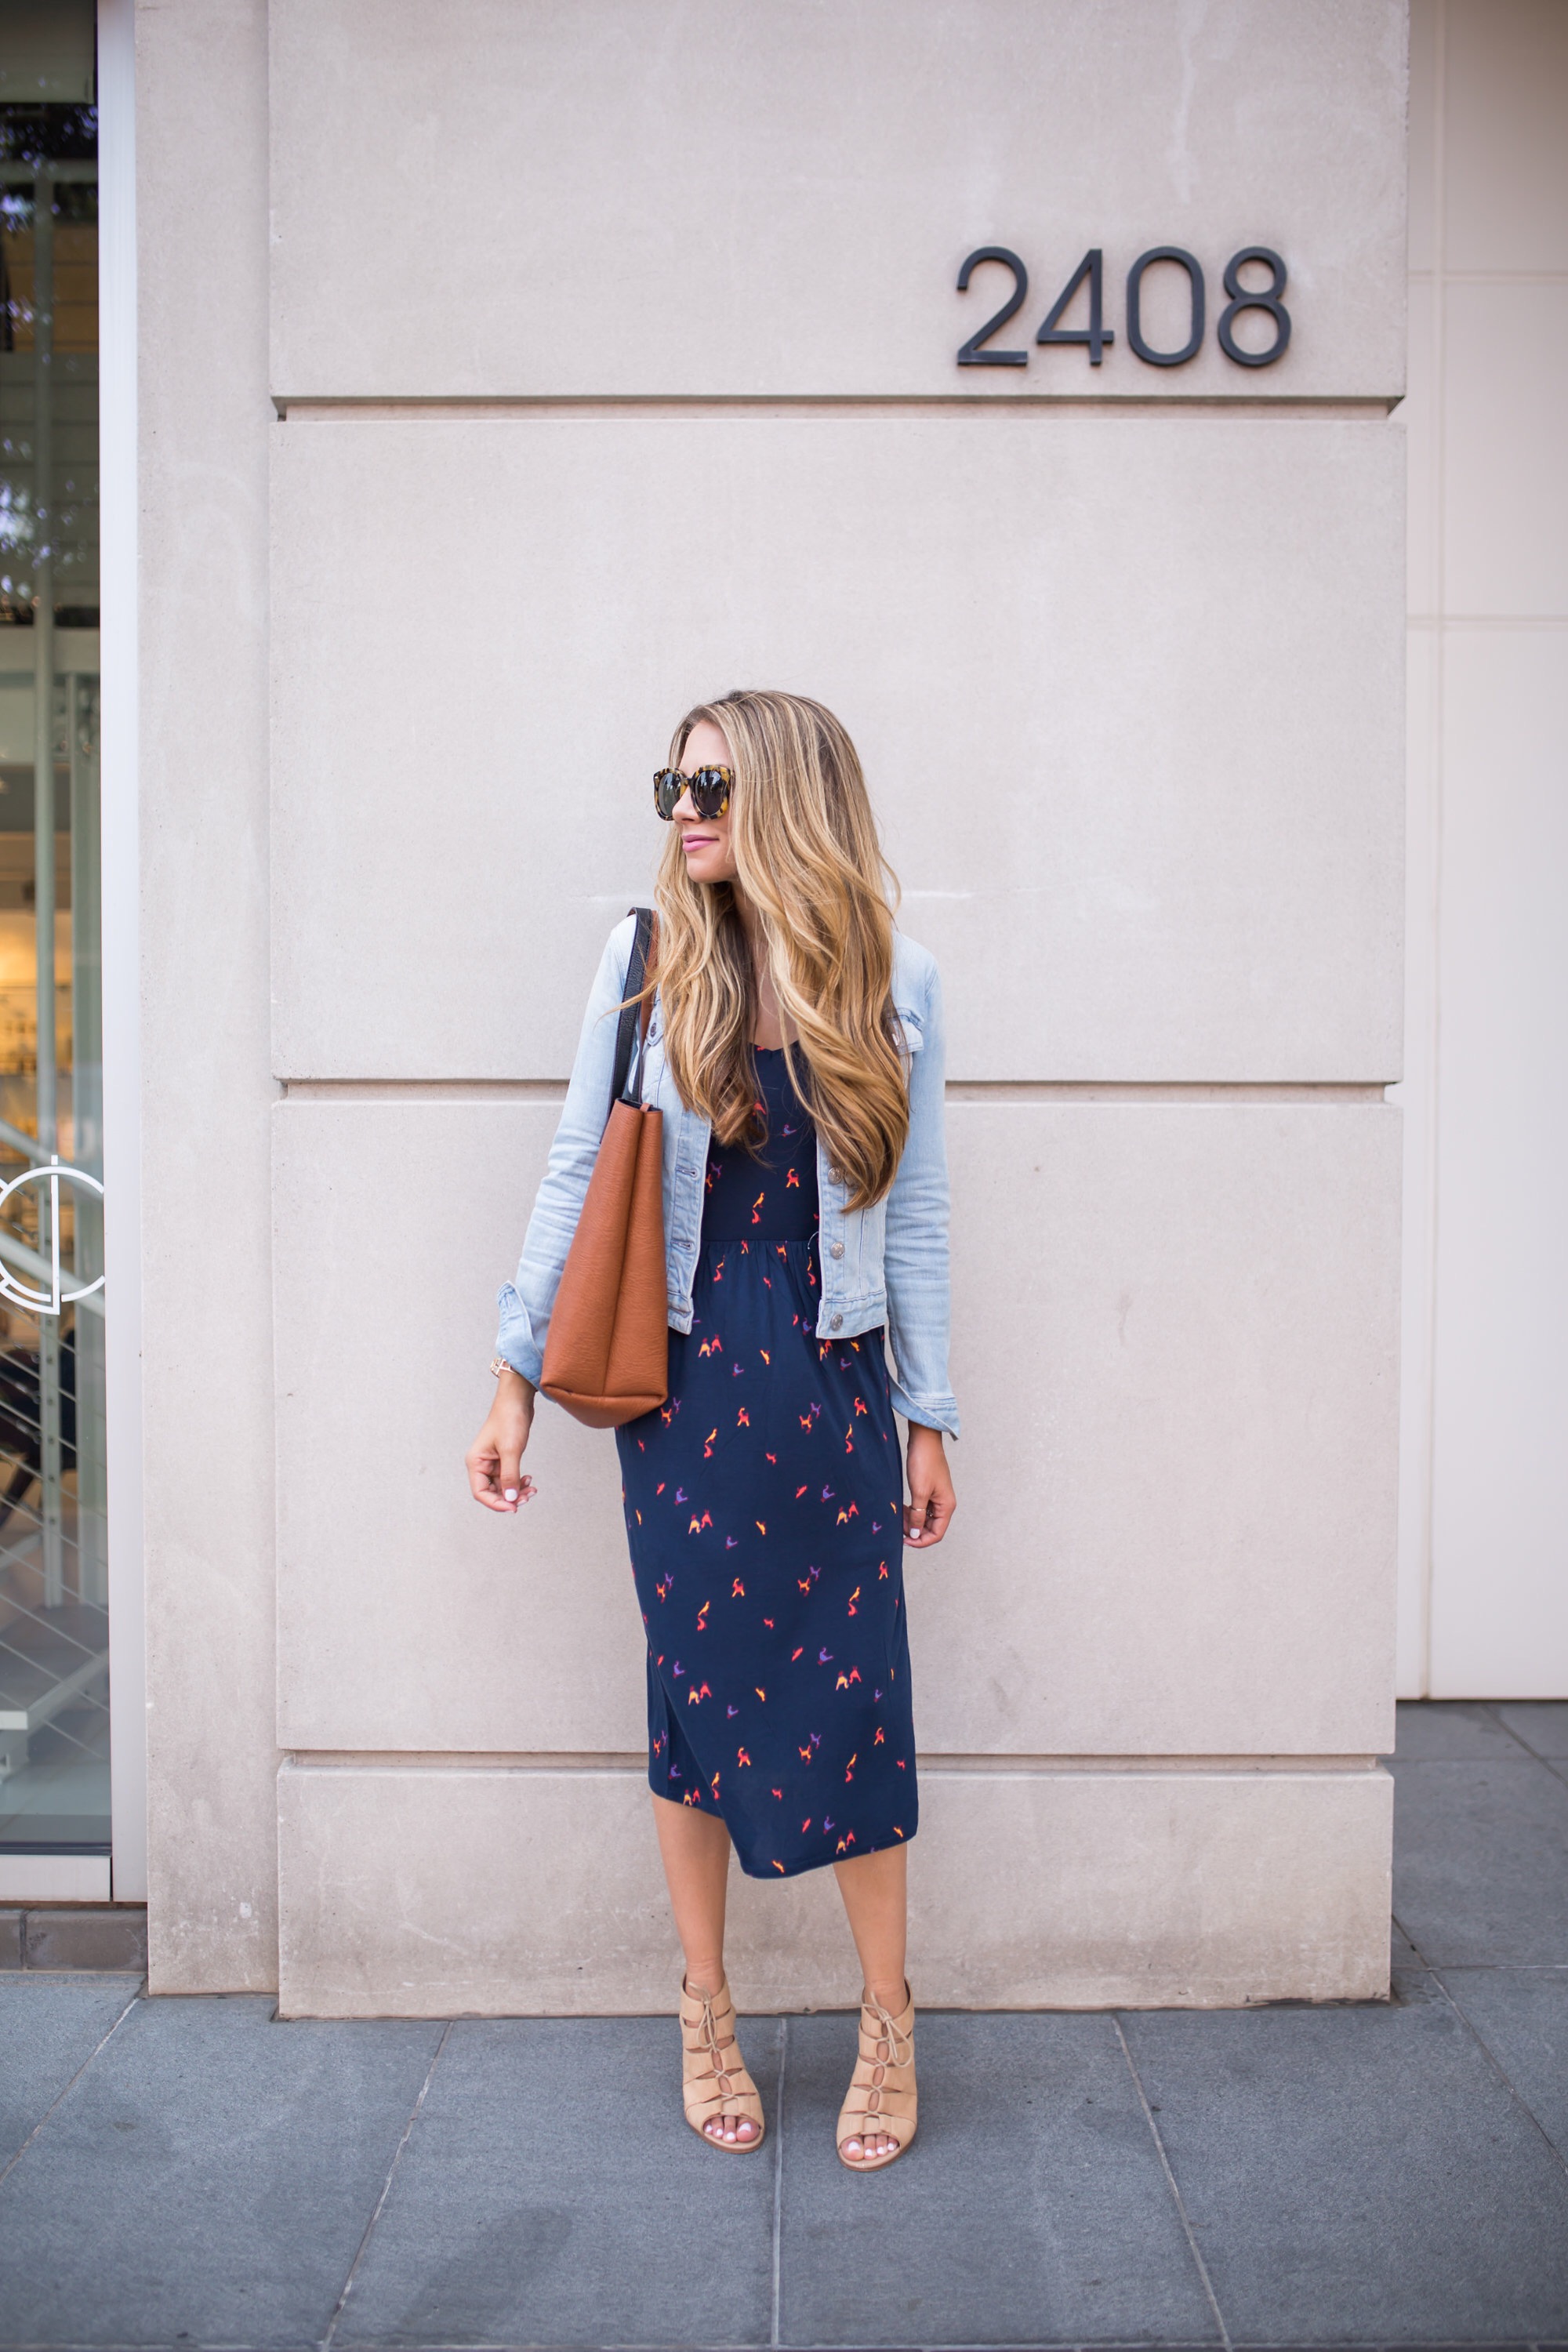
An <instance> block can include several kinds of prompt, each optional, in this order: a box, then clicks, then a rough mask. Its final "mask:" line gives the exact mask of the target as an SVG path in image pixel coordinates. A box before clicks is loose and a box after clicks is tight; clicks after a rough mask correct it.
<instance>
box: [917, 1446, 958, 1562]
mask: <svg viewBox="0 0 1568 2352" xmlns="http://www.w3.org/2000/svg"><path fill="white" fill-rule="evenodd" d="M957 1508H958V1497H957V1496H956V1495H955V1494H954V1493H953V1491H952V1472H951V1471H950V1470H949V1468H948V1466H947V1455H946V1454H944V1453H943V1451H942V1432H941V1430H940V1429H927V1428H925V1427H924V1426H923V1425H922V1424H921V1423H919V1422H914V1421H912V1422H910V1499H909V1501H908V1503H907V1504H906V1505H905V1507H904V1540H905V1542H906V1543H912V1544H919V1546H920V1548H921V1550H922V1551H929V1550H930V1549H931V1546H932V1544H939V1543H941V1541H942V1538H943V1536H944V1535H946V1533H947V1529H948V1522H949V1521H950V1520H951V1518H952V1515H953V1513H954V1511H955V1510H956V1509H957Z"/></svg>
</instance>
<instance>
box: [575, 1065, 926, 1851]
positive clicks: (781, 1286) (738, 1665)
mask: <svg viewBox="0 0 1568 2352" xmlns="http://www.w3.org/2000/svg"><path fill="white" fill-rule="evenodd" d="M756 1063H757V1076H758V1083H759V1087H760V1093H761V1100H760V1102H759V1106H758V1108H759V1109H760V1110H761V1112H762V1114H763V1118H764V1119H765V1121H766V1126H767V1139H766V1141H765V1142H763V1144H762V1145H761V1146H760V1147H759V1148H758V1150H757V1151H756V1152H754V1153H753V1152H752V1151H750V1150H746V1149H744V1148H743V1147H742V1146H739V1145H736V1146H733V1147H730V1148H723V1147H721V1146H720V1145H718V1144H716V1143H715V1144H714V1145H713V1146H711V1147H710V1151H709V1155H708V1180H707V1181H708V1189H707V1194H706V1198H705V1201H704V1204H703V1214H702V1246H701V1250H700V1255H699V1258H698V1265H697V1278H696V1283H695V1286H694V1293H693V1302H692V1303H693V1308H694V1312H693V1316H692V1322H691V1329H690V1331H689V1333H683V1332H679V1331H671V1333H670V1335H669V1395H668V1399H667V1401H666V1402H665V1403H664V1404H662V1405H661V1406H659V1407H658V1409H657V1411H655V1412H650V1413H645V1414H644V1415H643V1416H642V1418H641V1419H640V1420H637V1421H633V1422H628V1423H626V1424H625V1425H624V1426H623V1427H622V1428H621V1429H619V1430H618V1431H617V1432H616V1443H617V1445H618V1447H619V1450H620V1457H621V1475H622V1478H623V1480H624V1492H625V1499H626V1535H627V1538H628V1540H629V1542H630V1545H631V1555H632V1573H633V1576H634V1578H635V1579H636V1582H637V1599H638V1601H639V1602H640V1604H641V1607H642V1612H643V1622H644V1625H645V1626H646V1628H647V1643H648V1650H647V1724H648V1731H647V1738H648V1783H649V1786H650V1787H651V1788H652V1789H653V1790H654V1791H655V1793H656V1794H657V1795H658V1796H661V1797H668V1798H671V1799H673V1800H674V1801H676V1802H677V1803H679V1804H686V1805H694V1806H700V1807H701V1808H702V1810H703V1811H713V1812H717V1813H719V1814H720V1815H721V1817H722V1819H723V1821H724V1823H725V1825H726V1827H727V1828H728V1830H729V1832H730V1835H731V1838H732V1840H733V1841H734V1845H735V1850H736V1852H737V1853H739V1855H740V1857H741V1866H742V1869H743V1870H744V1871H746V1872H747V1873H748V1874H750V1875H751V1876H752V1877H753V1878H768V1877H773V1876H783V1877H786V1878H788V1877H792V1876H793V1875H794V1874H795V1872H796V1871H801V1870H815V1869H816V1868H818V1867H819V1866H820V1864H823V1863H826V1862H837V1861H839V1860H841V1859H844V1858H845V1857H847V1856H851V1855H855V1854H862V1853H876V1852H878V1850H879V1848H881V1847H885V1846H892V1845H900V1844H903V1843H906V1842H907V1841H908V1840H909V1839H910V1838H912V1837H913V1835H914V1833H915V1825H916V1819H917V1813H918V1800H917V1793H916V1787H915V1745H914V1730H913V1723H912V1718H911V1714H910V1660H909V1640H908V1635H907V1633H906V1629H905V1623H904V1580H903V1516H902V1509H901V1501H902V1496H903V1467H902V1464H901V1462H900V1454H899V1441H898V1432H897V1428H896V1426H895V1423H894V1420H893V1408H892V1402H891V1398H890V1396H889V1386H888V1366H887V1357H886V1352H885V1349H884V1346H883V1338H882V1333H881V1332H880V1331H879V1330H877V1331H867V1332H864V1333H862V1334H861V1335H860V1337H859V1338H858V1339H823V1340H819V1339H817V1337H816V1318H817V1310H818V1307H819V1306H820V1304H821V1287H820V1277H819V1272H818V1265H817V1220H818V1209H817V1192H816V1129H815V1128H814V1127H813V1125H812V1123H811V1120H810V1118H809V1117H808V1115H807V1114H806V1112H805V1110H803V1108H801V1104H800V1101H799V1098H798V1097H797V1096H796V1095H795V1089H794V1087H792V1086H791V1084H790V1079H789V1075H788V1072H787V1070H786V1068H785V1066H784V1054H783V1052H782V1051H781V1052H775V1053H767V1052H761V1051H759V1052H758V1054H757V1056H756Z"/></svg>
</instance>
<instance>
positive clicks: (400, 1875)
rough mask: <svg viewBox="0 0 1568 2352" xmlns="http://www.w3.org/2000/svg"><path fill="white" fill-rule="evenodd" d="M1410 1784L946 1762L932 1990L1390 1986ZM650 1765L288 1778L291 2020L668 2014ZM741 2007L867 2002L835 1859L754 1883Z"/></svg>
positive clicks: (930, 1943)
mask: <svg viewBox="0 0 1568 2352" xmlns="http://www.w3.org/2000/svg"><path fill="white" fill-rule="evenodd" d="M1391 1795H1392V1787H1391V1784H1390V1782H1389V1780H1388V1778H1387V1776H1386V1774H1384V1772H1383V1771H1382V1770H1381V1769H1368V1770H1364V1771H1343V1772H1335V1771H1310V1770H1303V1771H1253V1772H1247V1771H1231V1772H1215V1771H1204V1770H1193V1771H1173V1772H1159V1771H1147V1772H1145V1771H1136V1770H1115V1769H1107V1770H1100V1771H1082V1770H1080V1771H1073V1770H1065V1769H1063V1770H1022V1769H1007V1768H1006V1767H1005V1765H1001V1764H999V1765H998V1766H997V1767H996V1768H995V1769H983V1770H973V1771H954V1770H951V1769H944V1768H943V1767H942V1765H941V1764H940V1762H932V1763H931V1764H930V1765H928V1766H926V1767H925V1768H924V1769H922V1774H921V1803H922V1814H921V1830H920V1833H919V1836H918V1837H917V1838H916V1839H915V1841H914V1843H913V1844H912V1846H911V1848H910V1951H911V1960H910V1966H911V1969H913V1971H914V1976H913V1979H912V1981H913V1982H914V1984H915V1986H916V1991H917V1998H918V1999H919V2000H921V2002H922V2003H923V2004H924V2005H925V2006H927V2007H931V2008H938V2009H941V2008H953V2009H1099V2008H1106V2007H1111V2006H1128V2007H1134V2008H1137V2007H1150V2008H1157V2007H1177V2008H1213V2007H1229V2006H1237V2005H1240V2004H1243V2003H1246V2002H1248V2001H1264V2000H1378V1999H1381V1998H1382V1997H1383V1996H1384V1994H1385V1993H1386V1991H1387V1990H1388V1956H1389V1927H1388V1922H1389V1867H1390V1835H1391V1825H1392V1809H1391V1805H1390V1798H1391ZM649 1805H650V1800H649V1797H648V1794H647V1781H646V1778H645V1776H644V1773H643V1771H642V1769H641V1768H640V1766H637V1767H633V1768H630V1769H612V1768H607V1767H606V1768H602V1769H595V1770H581V1769H579V1770H552V1769H534V1768H518V1767H508V1766H504V1765H500V1764H496V1765H486V1766H479V1767H467V1766H459V1765H457V1764H456V1763H453V1764H447V1765H436V1764H417V1763H404V1764H395V1763H392V1762H390V1761H388V1762H385V1763H382V1764H371V1763H366V1764H351V1763H347V1762H345V1763H341V1764H331V1765H327V1764H321V1765H316V1764H312V1763H310V1761H308V1760H301V1761H298V1762H296V1763H294V1764H293V1765H286V1766H285V1767H284V1769H282V1771H281V1772H280V1774H279V1852H280V1855H281V1862H280V1885H281V1908H282V1916H283V1922H284V1926H283V1941H282V1959H281V1978H280V1989H279V2010H280V2012H281V2014H283V2015H284V2016H286V2017H301V2016H322V2017H326V2016H331V2017H374V2016H393V2015H395V2016H428V2017H437V2016H446V2015H450V2014H452V2013H454V2012H462V2013H468V2012H476V2013H479V2014H480V2015H486V2016H496V2015H505V2014H509V2013H520V2014H521V2013H543V2014H547V2015H574V2016H575V2015H584V2014H595V2013H598V2012H617V2011H644V2010H652V2011H663V2010H665V2009H667V2008H668V2006H669V2003H670V2000H671V1999H672V1997H673V1990H672V1989H673V1988H674V1986H675V1985H676V1984H677V1982H678V1981H679V1966H680V1963H679V1950H678V1947H677V1945H676V1941H675V1937H674V1932H673V1930H672V1928H671V1927H670V1924H669V1916H668V1903H667V1899H666V1896H665V1892H664V1885H663V1880H662V1876H661V1874H660V1870H659V1864H658V1850H657V1847H656V1845H655V1842H654V1832H653V1824H652V1822H651V1821H650V1820H649V1818H648V1812H649ZM728 1966H729V1970H730V1976H731V1982H732V1983H733V1985H734V1988H735V1997H736V2000H737V2002H738V2003H739V2004H740V2006H741V2007H742V2009H751V2010H770V2009H797V2008H807V2007H809V2008H845V2007H849V2006H852V2005H853V2004H854V2002H855V2001H856V2000H858V1988H859V1974H858V1968H857V1964H856V1961H855V1955H854V1948H853V1946H852V1945H851V1944H850V1941H849V1937H848V1933H847V1928H846V1927H845V1925H844V1921H843V1914H842V1911H841V1908H840V1906H839V1902H838V1896H837V1889H836V1887H835V1886H834V1885H833V1884H832V1874H831V1873H830V1872H829V1871H826V1870H820V1871H811V1872H807V1873H805V1874H803V1875H801V1876H799V1877H796V1878H792V1879H789V1880H787V1881H785V1882H783V1883H780V1882H777V1881H769V1882H767V1883H765V1884H764V1883H763V1882H759V1881H757V1880H752V1879H746V1878H742V1876H741V1875H740V1874H739V1873H738V1872H732V1873H731V1903H730V1929H729V1937H728Z"/></svg>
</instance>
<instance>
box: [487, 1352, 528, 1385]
mask: <svg viewBox="0 0 1568 2352" xmlns="http://www.w3.org/2000/svg"><path fill="white" fill-rule="evenodd" d="M490 1370H491V1371H492V1372H493V1373H494V1375H495V1377H496V1379H497V1380H498V1381H499V1380H500V1376H501V1374H502V1373H503V1372H517V1366H516V1365H515V1364H509V1363H508V1362H507V1360H506V1358H505V1357H504V1356H492V1357H491V1358H490ZM517 1376H518V1379H519V1380H521V1378H522V1374H521V1372H517Z"/></svg>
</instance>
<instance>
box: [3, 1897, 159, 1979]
mask: <svg viewBox="0 0 1568 2352" xmlns="http://www.w3.org/2000/svg"><path fill="white" fill-rule="evenodd" d="M146 1966H147V1906H146V1905H145V1903H70V1904H59V1905H51V1906H42V1907H40V1908H38V1909H36V1910H34V1909H30V1908H16V1909H12V1908H10V1907H8V1906H7V1907H6V1908H4V1909H0V1969H102V1970H108V1971H110V1972H112V1973H115V1974H119V1973H121V1972H122V1971H129V1972H132V1973H134V1974H137V1975H141V1974H142V1972H143V1971H144V1970H145V1969H146Z"/></svg>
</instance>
